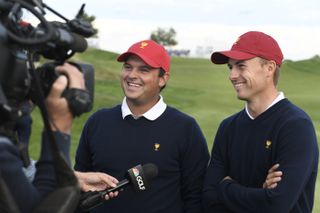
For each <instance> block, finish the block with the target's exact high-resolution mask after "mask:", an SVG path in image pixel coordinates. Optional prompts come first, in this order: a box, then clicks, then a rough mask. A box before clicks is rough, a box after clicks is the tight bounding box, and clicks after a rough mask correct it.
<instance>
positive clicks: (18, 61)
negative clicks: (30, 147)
mask: <svg viewBox="0 0 320 213" xmlns="http://www.w3.org/2000/svg"><path fill="white" fill-rule="evenodd" d="M46 10H49V11H50V12H52V13H54V14H55V15H57V16H59V17H60V18H61V19H63V20H64V21H65V22H58V21H53V22H49V21H47V20H46V18H45V14H46V13H45V11H46ZM25 13H27V14H29V15H30V14H31V15H33V17H35V18H36V20H37V21H38V22H39V23H38V25H37V26H36V27H34V26H32V24H30V23H27V22H26V21H25V20H22V17H23V15H24V14H25ZM83 15H84V4H83V5H82V7H81V8H80V10H79V12H78V14H77V15H76V17H75V18H74V19H73V20H68V19H67V18H65V17H63V16H62V15H61V14H59V13H58V12H56V11H55V10H53V9H52V8H50V7H49V6H48V5H46V4H45V3H43V2H42V1H41V0H0V66H1V67H0V117H1V119H0V124H2V123H5V122H8V121H11V120H17V119H18V118H19V117H20V116H21V111H20V110H19V107H18V105H19V103H21V102H23V101H24V100H28V99H31V100H32V101H33V102H34V103H35V104H37V105H38V104H39V101H40V100H39V97H41V96H43V97H44V98H45V97H46V95H47V94H48V92H49V91H50V89H51V86H52V84H53V82H54V81H55V80H56V78H57V77H58V76H59V75H60V74H58V73H57V72H56V71H55V67H56V66H57V65H60V64H63V63H64V62H65V61H67V60H68V59H69V58H71V57H72V56H73V55H74V54H75V53H76V52H84V51H85V50H86V48H87V41H86V39H85V38H89V37H91V36H93V35H94V33H95V32H94V29H93V27H92V26H91V24H90V23H89V22H87V21H85V20H84V19H82V16H83ZM39 56H43V57H44V58H46V59H49V60H53V61H52V62H49V63H45V64H44V65H42V66H39V67H37V68H36V67H35V65H34V63H35V62H36V61H38V60H39ZM72 64H73V65H74V66H76V67H77V68H78V69H79V70H80V71H81V72H82V73H83V74H84V78H85V84H86V89H87V90H82V91H77V90H76V91H75V90H74V89H66V90H65V91H64V93H63V96H64V97H65V98H66V99H67V101H68V104H69V108H70V110H71V112H72V113H73V115H74V116H79V115H80V114H82V113H84V112H88V111H90V110H91V109H92V105H93V89H94V70H93V67H92V66H91V65H90V64H79V63H72ZM39 94H40V95H39ZM42 94H43V95H42Z"/></svg>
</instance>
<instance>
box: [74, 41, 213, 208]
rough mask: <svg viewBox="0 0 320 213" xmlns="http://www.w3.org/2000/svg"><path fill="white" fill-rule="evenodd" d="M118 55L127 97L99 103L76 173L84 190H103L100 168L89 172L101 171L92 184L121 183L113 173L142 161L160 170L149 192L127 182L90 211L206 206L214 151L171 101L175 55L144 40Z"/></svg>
mask: <svg viewBox="0 0 320 213" xmlns="http://www.w3.org/2000/svg"><path fill="white" fill-rule="evenodd" d="M118 61H119V62H123V67H122V72H121V78H120V82H121V86H122V89H123V92H124V94H125V97H124V99H123V101H122V104H120V105H117V106H115V107H113V108H111V109H102V110H99V111H98V112H96V113H95V114H93V115H92V116H91V117H90V118H89V120H88V121H87V123H86V124H85V127H84V129H83V132H82V136H81V139H80V143H79V146H78V149H77V154H76V162H75V170H77V171H78V172H76V173H77V174H78V177H79V176H81V177H80V178H79V179H80V182H81V183H82V184H81V185H82V186H85V187H82V188H83V189H84V190H85V189H90V187H92V188H93V189H98V190H99V189H101V188H98V187H95V185H93V184H92V180H93V179H94V177H92V175H93V174H94V173H90V174H88V173H86V172H93V171H94V172H99V178H97V177H95V178H96V179H95V180H94V181H93V183H99V184H100V183H101V184H102V185H101V186H102V188H103V187H108V186H112V185H113V184H114V183H117V180H116V179H115V178H117V179H119V180H122V179H124V174H125V173H126V171H127V170H128V169H130V168H132V167H134V166H136V165H138V164H142V165H143V164H147V163H153V164H155V165H156V166H157V167H158V171H159V172H158V176H157V177H156V178H155V179H154V180H152V181H151V184H150V186H149V187H148V188H147V190H146V191H144V192H139V193H135V192H134V191H133V190H132V189H131V188H126V189H124V191H121V192H120V193H119V195H118V196H117V197H115V198H113V199H110V200H109V201H107V202H105V203H104V204H102V205H100V206H98V207H96V208H94V209H93V210H92V211H91V212H95V213H97V212H117V213H120V212H121V213H125V212H147V213H163V212H166V213H196V212H197V213H200V212H202V208H201V207H202V206H201V193H202V184H203V179H204V174H205V170H206V167H207V164H208V161H209V151H208V148H207V144H206V141H205V138H204V136H203V134H202V132H201V130H200V128H199V126H198V124H197V123H196V121H195V119H193V118H192V117H190V116H188V115H186V114H184V113H182V112H180V111H178V110H177V109H175V108H172V107H170V106H167V104H166V103H165V102H164V100H163V97H162V96H161V95H160V92H161V90H162V89H163V88H164V87H165V86H166V84H167V82H168V80H169V77H170V56H169V54H168V53H167V51H166V50H165V49H164V47H163V46H161V45H159V44H157V43H156V42H154V41H152V40H144V41H140V42H137V43H135V44H133V45H132V46H131V47H130V48H129V49H128V51H127V52H125V53H123V54H121V55H120V56H119V57H118ZM103 174H104V177H105V178H104V180H105V183H103V180H102V179H103V177H102V176H103ZM100 177H101V178H100ZM114 177H115V178H114ZM99 179H100V180H101V181H100V180H99ZM87 180H88V181H87ZM90 181H91V182H90ZM88 186H89V188H88ZM111 196H112V197H113V196H114V195H111Z"/></svg>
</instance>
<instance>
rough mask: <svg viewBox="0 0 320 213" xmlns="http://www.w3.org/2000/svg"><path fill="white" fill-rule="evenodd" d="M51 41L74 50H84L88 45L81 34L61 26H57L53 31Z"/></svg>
mask: <svg viewBox="0 0 320 213" xmlns="http://www.w3.org/2000/svg"><path fill="white" fill-rule="evenodd" d="M53 41H54V43H56V44H58V45H59V46H62V47H66V48H67V49H70V50H72V51H74V52H84V51H85V50H86V49H87V47H88V44H87V41H86V39H85V38H84V37H83V36H81V35H79V34H76V33H72V32H68V31H67V30H65V29H62V28H57V29H56V30H55V31H54V33H53Z"/></svg>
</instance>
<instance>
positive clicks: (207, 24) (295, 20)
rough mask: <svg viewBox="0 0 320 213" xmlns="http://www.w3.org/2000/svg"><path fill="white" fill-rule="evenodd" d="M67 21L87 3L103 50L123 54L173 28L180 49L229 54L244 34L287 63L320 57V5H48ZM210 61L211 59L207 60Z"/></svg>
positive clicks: (115, 1) (130, 0)
mask: <svg viewBox="0 0 320 213" xmlns="http://www.w3.org/2000/svg"><path fill="white" fill-rule="evenodd" d="M43 2H45V3H46V4H47V5H49V6H51V7H52V8H54V9H55V10H57V11H58V12H60V13H61V14H63V15H64V16H66V17H67V18H69V19H71V18H73V17H74V16H75V15H76V13H77V11H78V9H79V8H80V6H81V4H82V3H85V4H86V12H87V14H89V15H94V16H95V17H96V22H95V27H96V28H98V29H99V39H98V41H96V42H95V44H96V45H97V46H99V47H100V48H102V49H105V50H110V51H115V52H123V51H125V50H126V49H127V48H128V47H129V46H130V45H131V44H133V43H134V42H137V41H139V40H143V39H148V38H149V36H150V34H151V32H152V31H154V30H156V29H157V28H158V27H161V28H165V29H169V28H170V27H172V28H174V29H175V30H176V32H177V36H176V39H177V41H178V45H177V46H176V47H175V48H176V49H190V50H191V55H196V54H197V55H199V54H202V53H204V52H203V51H204V50H206V51H207V50H209V51H210V52H211V50H214V51H215V50H225V49H230V47H231V45H232V44H233V43H234V41H235V40H236V39H237V37H238V36H240V35H241V34H243V33H245V32H247V31H250V30H258V31H263V32H265V33H267V34H269V35H271V36H273V37H274V38H275V39H276V40H277V41H278V43H279V45H280V47H281V48H282V51H283V53H284V56H285V58H286V59H292V60H302V59H307V58H310V57H312V56H314V55H316V54H319V55H320V1H319V0H304V1H302V0H281V1H279V0H269V1H257V0H241V1H236V0H161V1H160V0H157V1H152V0H105V1H103V0H82V1H76V0H64V1H62V0H43ZM204 56H205V57H206V55H204Z"/></svg>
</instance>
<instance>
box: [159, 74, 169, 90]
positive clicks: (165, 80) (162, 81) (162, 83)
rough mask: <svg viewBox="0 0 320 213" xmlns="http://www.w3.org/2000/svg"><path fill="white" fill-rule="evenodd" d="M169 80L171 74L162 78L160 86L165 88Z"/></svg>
mask: <svg viewBox="0 0 320 213" xmlns="http://www.w3.org/2000/svg"><path fill="white" fill-rule="evenodd" d="M169 79H170V75H169V73H167V72H165V73H164V75H163V76H161V77H160V81H159V86H160V87H163V86H164V85H166V84H167V82H168V81H169Z"/></svg>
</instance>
